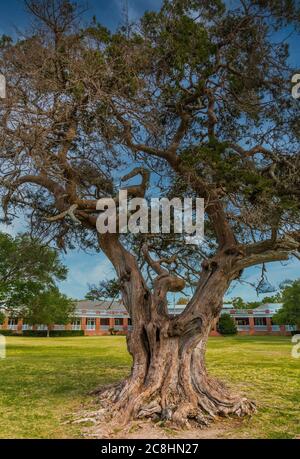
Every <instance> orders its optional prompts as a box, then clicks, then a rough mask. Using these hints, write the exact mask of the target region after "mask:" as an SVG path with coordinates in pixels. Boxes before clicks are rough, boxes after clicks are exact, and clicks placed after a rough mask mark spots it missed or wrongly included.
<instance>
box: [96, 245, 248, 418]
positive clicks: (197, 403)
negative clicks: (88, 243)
mask: <svg viewBox="0 0 300 459" xmlns="http://www.w3.org/2000/svg"><path fill="white" fill-rule="evenodd" d="M108 247H109V249H108ZM102 248H103V249H105V250H106V253H107V254H108V255H112V254H113V256H112V257H111V256H110V259H111V260H112V261H113V262H115V266H116V268H117V272H118V274H119V278H120V279H121V281H122V293H123V300H124V302H125V305H127V306H128V310H129V313H130V315H131V317H132V322H133V330H132V332H129V334H128V338H127V342H128V350H129V352H130V354H131V355H132V357H133V366H132V371H131V375H130V376H129V378H128V379H127V380H125V381H123V382H121V383H120V384H118V385H116V386H113V387H109V388H107V389H106V388H104V389H102V390H100V391H98V393H99V394H100V396H101V400H102V402H103V403H104V404H105V405H107V406H108V407H109V409H110V410H112V412H114V413H116V414H117V415H118V416H119V418H120V419H121V420H122V421H123V422H128V421H129V420H130V419H140V418H153V419H163V420H170V421H173V422H174V423H177V424H180V425H184V424H186V423H187V422H188V421H189V420H193V421H195V422H196V423H198V424H200V425H207V424H208V423H209V422H210V421H211V420H213V419H214V418H215V417H217V416H227V415H229V414H233V415H237V416H243V415H249V414H251V413H253V412H254V411H255V406H254V404H253V403H252V402H250V401H248V400H247V399H245V398H243V397H241V396H238V395H233V394H231V393H230V392H229V391H228V390H227V388H226V387H225V386H224V385H223V384H222V383H221V382H219V381H217V380H216V379H214V378H212V377H209V376H208V374H207V371H206V366H205V352H206V344H207V339H208V336H209V332H210V329H211V326H212V324H213V322H214V321H215V319H216V317H217V316H218V315H219V313H220V311H221V308H222V300H223V295H224V293H225V292H226V290H227V288H228V284H229V282H230V277H229V276H228V274H226V273H225V272H224V267H221V268H219V263H217V264H215V261H214V262H213V263H209V264H207V266H206V265H204V272H203V276H202V279H201V282H200V283H199V285H198V288H197V291H196V292H195V295H194V297H193V298H192V300H191V302H190V303H189V304H188V305H187V307H186V309H185V311H184V312H183V313H182V314H180V315H179V316H174V317H171V316H170V315H169V314H168V309H167V301H166V293H167V291H170V288H171V289H172V291H176V288H177V289H178V290H180V289H181V288H182V285H180V280H178V279H177V278H174V277H173V276H170V275H168V274H167V273H166V272H164V271H160V272H159V269H158V267H157V266H156V268H157V269H158V277H157V279H156V281H155V284H154V289H153V292H150V291H149V290H148V289H147V287H146V285H145V283H144V281H143V279H142V277H141V273H140V271H139V270H138V268H137V266H136V264H135V259H134V257H132V255H131V254H129V253H128V252H126V251H125V252H124V248H123V247H122V246H121V245H120V244H119V242H118V241H117V239H115V240H114V242H113V244H112V242H111V241H110V243H109V244H108V245H106V244H104V243H103V242H102ZM111 250H112V252H111ZM118 252H119V255H120V254H121V253H122V257H121V258H119V256H118V255H117V254H118ZM145 255H146V257H148V261H149V262H152V263H155V262H153V260H150V259H149V254H146V253H145ZM116 259H118V262H117V263H116ZM217 266H218V267H217ZM152 267H154V268H155V266H153V265H152ZM176 282H177V284H176Z"/></svg>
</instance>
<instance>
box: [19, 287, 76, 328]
mask: <svg viewBox="0 0 300 459" xmlns="http://www.w3.org/2000/svg"><path fill="white" fill-rule="evenodd" d="M74 313H75V303H74V301H73V300H71V299H70V298H68V297H67V296H66V295H64V294H62V293H60V291H59V289H58V288H57V287H50V288H48V289H47V290H44V291H43V292H40V293H39V294H38V295H36V296H34V298H33V299H32V301H31V303H30V305H28V306H27V307H26V308H24V309H23V311H22V317H23V318H24V320H25V321H26V322H27V323H29V324H31V325H38V324H43V325H47V336H48V337H49V336H50V330H51V326H52V325H53V324H55V325H66V324H68V323H69V322H70V321H71V320H72V318H73V317H74Z"/></svg>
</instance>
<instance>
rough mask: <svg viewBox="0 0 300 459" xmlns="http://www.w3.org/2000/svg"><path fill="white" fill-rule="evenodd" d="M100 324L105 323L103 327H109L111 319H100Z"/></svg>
mask: <svg viewBox="0 0 300 459" xmlns="http://www.w3.org/2000/svg"><path fill="white" fill-rule="evenodd" d="M100 325H103V327H109V319H100Z"/></svg>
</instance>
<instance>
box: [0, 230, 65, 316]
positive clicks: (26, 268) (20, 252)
mask: <svg viewBox="0 0 300 459" xmlns="http://www.w3.org/2000/svg"><path fill="white" fill-rule="evenodd" d="M66 276H67V268H66V267H65V266H63V265H62V263H61V261H60V259H59V255H58V253H57V251H55V250H53V249H51V248H49V247H47V246H45V245H43V244H41V243H40V242H39V241H37V240H35V239H31V238H30V237H29V236H27V235H21V236H20V235H19V236H16V237H15V238H13V237H12V236H9V235H8V234H4V233H0V305H2V306H5V308H6V309H9V310H10V312H11V313H13V311H14V310H18V309H19V308H20V307H24V306H26V305H29V304H30V303H31V302H32V300H33V298H34V297H35V296H36V295H38V294H39V293H40V292H42V291H43V290H45V289H47V288H48V287H54V285H55V281H56V280H64V279H65V278H66Z"/></svg>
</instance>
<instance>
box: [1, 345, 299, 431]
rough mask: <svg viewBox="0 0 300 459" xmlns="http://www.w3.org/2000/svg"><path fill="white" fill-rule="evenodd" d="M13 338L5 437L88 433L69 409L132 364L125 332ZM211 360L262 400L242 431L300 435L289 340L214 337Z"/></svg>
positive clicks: (4, 385)
mask: <svg viewBox="0 0 300 459" xmlns="http://www.w3.org/2000/svg"><path fill="white" fill-rule="evenodd" d="M7 343H8V351H7V359H6V360H0V410H1V417H0V437H1V438H71V437H80V431H79V427H77V426H76V427H75V426H74V425H71V424H68V423H66V420H67V417H68V414H71V413H73V412H74V411H75V412H76V410H77V409H78V408H79V407H80V406H81V405H82V403H86V402H87V401H88V400H89V397H88V396H87V393H88V392H89V391H90V390H91V389H93V388H95V387H97V386H99V385H101V384H106V383H112V382H114V381H117V380H119V379H121V378H123V377H124V376H125V375H126V374H127V373H128V371H129V368H130V357H129V355H128V354H127V351H126V345H125V338H124V337H95V338H94V337H92V338H88V337H85V338H49V339H46V338H34V339H32V338H12V337H8V338H7ZM207 363H208V367H209V370H210V372H211V373H212V374H214V375H215V376H217V377H220V378H222V379H223V380H225V381H227V382H228V383H229V385H230V386H232V387H234V388H236V389H238V390H240V391H242V392H245V393H247V395H248V396H250V397H251V398H252V399H254V400H256V401H257V402H258V405H259V412H258V414H257V415H256V416H255V417H253V418H252V419H251V420H245V421H244V422H242V423H234V433H235V435H236V436H239V437H250V438H257V437H263V438H294V437H295V436H298V435H299V434H300V416H299V413H300V359H293V358H292V357H291V341H290V339H289V338H283V337H273V338H270V337H234V338H211V339H210V341H209V349H208V356H207ZM226 435H228V433H226V434H225V436H226ZM231 435H232V432H231Z"/></svg>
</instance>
